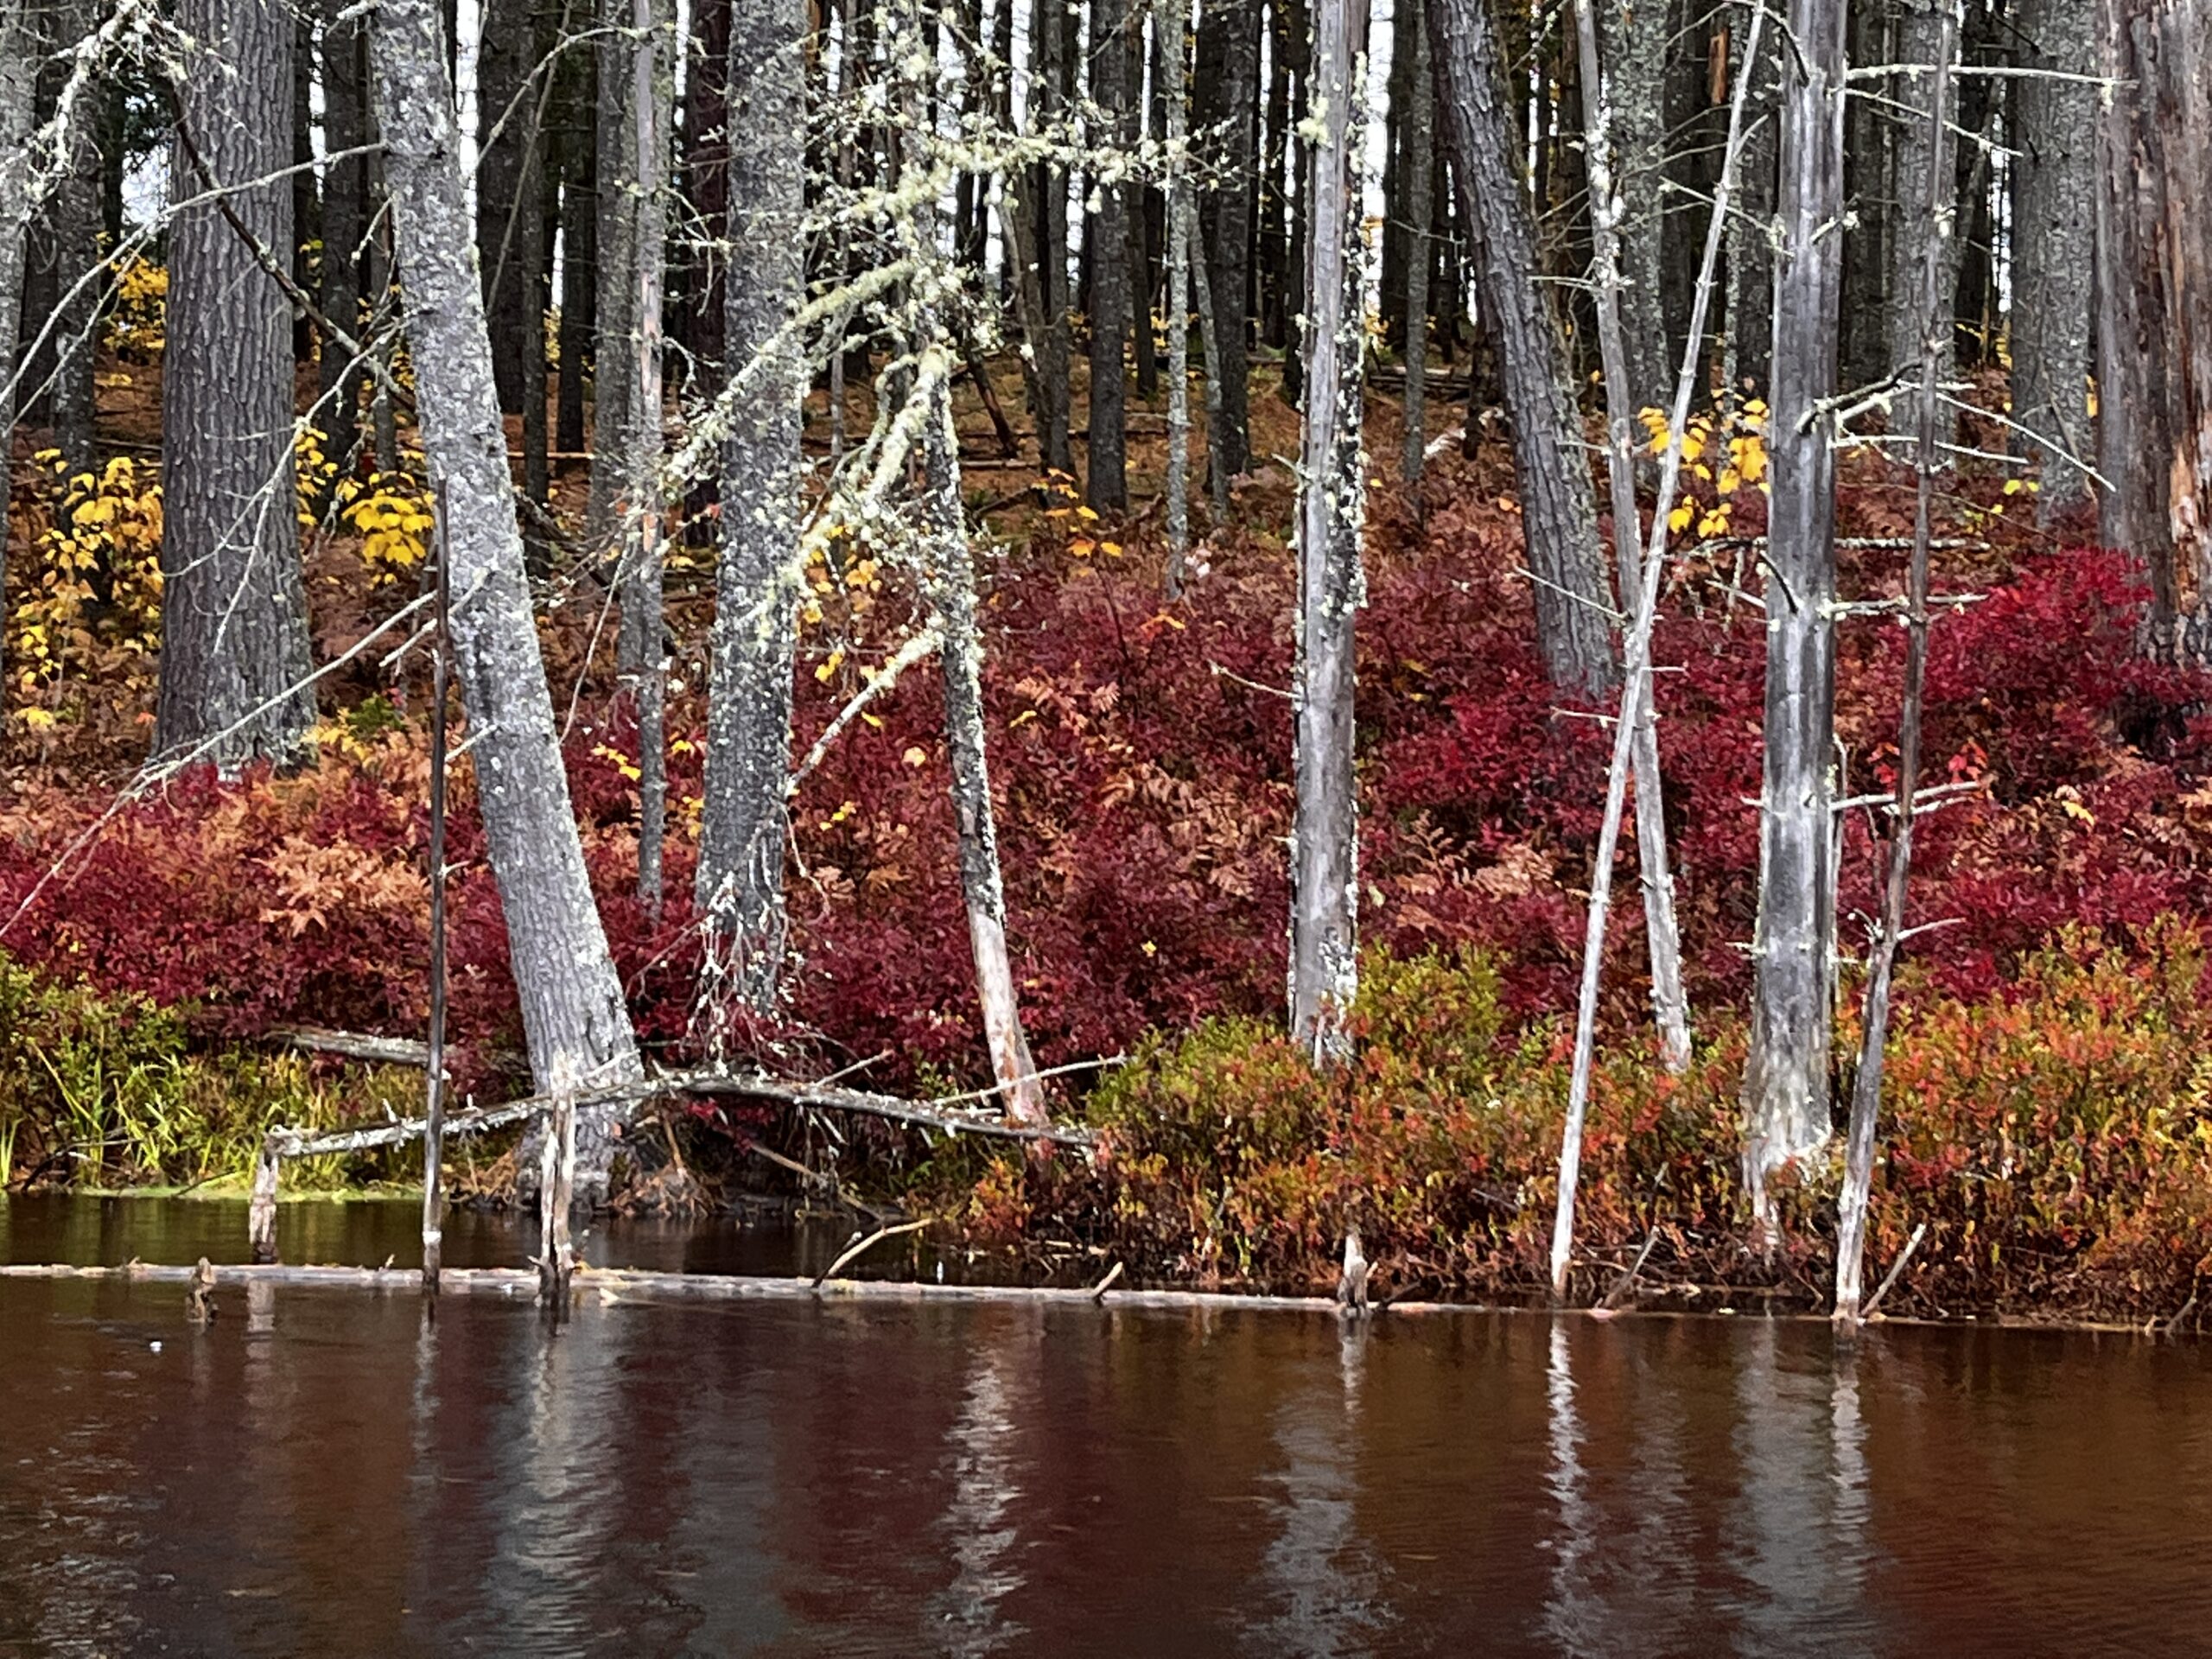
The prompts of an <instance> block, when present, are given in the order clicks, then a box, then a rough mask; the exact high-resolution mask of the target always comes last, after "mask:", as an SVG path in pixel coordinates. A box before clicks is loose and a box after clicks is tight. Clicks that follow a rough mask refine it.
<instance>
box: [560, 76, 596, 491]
mask: <svg viewBox="0 0 2212 1659" xmlns="http://www.w3.org/2000/svg"><path fill="white" fill-rule="evenodd" d="M555 73H556V90H555V93H554V96H555V99H556V108H557V109H558V111H560V113H559V115H558V117H557V118H556V127H555V133H556V136H555V137H554V139H553V140H552V148H551V152H550V153H551V154H552V155H553V156H556V158H557V160H558V163H559V166H560V169H561V184H560V203H561V206H560V238H561V338H560V353H561V384H560V387H559V390H558V391H556V394H555V404H556V407H555V410H554V421H553V447H554V448H556V449H557V450H559V451H560V452H561V453H562V454H564V455H575V454H582V452H583V448H584V443H585V441H586V440H585V423H584V384H585V382H586V381H587V380H588V379H589V378H590V370H589V366H588V365H589V360H590V358H591V355H592V352H593V349H594V339H595V337H596V335H597V334H598V331H599V138H598V132H599V92H598V84H599V63H598V54H596V53H595V52H582V51H578V52H564V53H563V54H562V59H561V67H559V69H558V70H556V72H555Z"/></svg>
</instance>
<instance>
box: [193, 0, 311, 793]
mask: <svg viewBox="0 0 2212 1659" xmlns="http://www.w3.org/2000/svg"><path fill="white" fill-rule="evenodd" d="M177 22H178V25H179V27H180V28H181V29H183V30H184V31H185V33H186V34H188V35H190V36H191V38H192V40H193V41H194V42H195V43H196V50H195V53H194V56H193V57H192V58H191V59H190V60H189V61H188V63H187V65H186V67H185V73H184V79H183V83H182V85H181V86H180V87H179V89H178V93H177V98H178V106H179V112H180V118H181V121H182V123H183V124H184V129H185V133H186V137H184V138H181V139H180V140H179V141H178V143H177V144H176V145H175V153H174V154H173V155H172V156H171V157H170V162H169V176H170V181H171V183H170V188H171V191H172V193H173V195H174V198H175V200H178V201H180V202H182V201H185V200H188V199H190V198H192V197H194V196H199V195H202V194H205V192H206V191H207V188H209V187H208V184H207V181H205V180H203V178H202V176H201V173H200V167H202V166H204V167H205V168H206V169H207V175H208V176H209V177H211V178H212V180H213V184H214V186H215V187H217V188H222V189H224V190H225V191H226V193H227V194H226V200H227V201H228V205H229V207H230V209H231V211H232V213H235V214H236V215H237V216H238V223H239V225H240V226H243V227H244V228H245V231H246V232H248V233H250V234H251V236H252V237H253V238H255V240H256V241H257V243H258V244H259V245H260V248H261V249H262V250H265V251H268V252H269V253H270V255H271V256H272V257H282V251H283V250H284V249H286V248H289V246H290V245H291V240H292V226H291V220H292V192H291V187H290V185H289V183H287V182H286V181H284V178H283V171H284V168H286V167H287V166H289V163H290V161H291V155H292V143H291V130H290V124H291V112H292V20H291V16H290V14H289V11H288V10H285V9H284V8H283V6H281V5H279V4H277V3H276V0H185V3H184V5H183V6H182V8H181V10H180V11H179V13H178V17H177ZM194 156H196V158H197V161H196V163H195V161H194ZM169 235H170V240H169V295H168V349H167V350H166V351H165V352H164V353H163V354H162V429H163V430H164V432H165V433H166V434H167V438H166V441H165V442H164V444H163V447H162V506H163V518H164V533H163V536H162V579H163V580H162V661H161V687H160V692H159V696H158V699H157V702H156V714H155V722H154V753H156V755H168V754H175V753H181V752H183V751H186V750H204V754H203V758H205V759H207V760H212V761H213V762H214V763H215V764H216V765H217V766H219V767H221V768H223V769H224V770H225V771H235V770H236V769H238V768H239V767H242V766H246V765H248V764H249V763H251V762H252V761H255V760H273V761H275V762H277V764H278V765H280V766H290V765H294V764H296V763H297V762H298V761H300V760H303V759H304V758H306V756H307V755H308V753H310V750H311V740H310V737H309V732H310V729H311V728H313V726H314V724H315V694H314V692H313V690H311V689H309V688H308V685H307V677H308V670H309V658H308V626H307V600H306V594H305V590H304V588H303V586H302V579H301V574H300V547H299V531H298V517H297V516H298V512H299V506H298V503H297V501H296V499H295V497H294V493H293V481H292V427H293V415H292V367H293V365H292V313H291V308H290V306H289V304H288V303H287V302H286V301H285V298H284V296H283V291H282V290H281V289H279V288H278V287H277V283H276V281H275V279H274V278H273V277H270V275H269V274H268V272H267V271H266V270H264V268H263V266H262V264H261V263H260V260H259V258H258V257H257V252H256V250H255V248H253V247H251V246H249V245H247V243H246V242H245V239H244V238H242V237H241V236H240V235H239V234H238V230H237V229H234V228H233V226H232V225H231V223H230V222H228V221H227V220H226V219H225V217H224V215H223V213H222V212H221V210H220V209H219V207H218V206H217V205H216V204H215V203H213V202H212V201H206V200H202V201H200V202H198V203H196V204H195V205H193V206H190V207H182V208H181V209H180V211H179V212H178V213H177V214H176V216H175V222H174V225H173V228H172V229H171V231H170V233H169Z"/></svg>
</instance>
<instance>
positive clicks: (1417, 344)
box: [1390, 0, 1436, 506]
mask: <svg viewBox="0 0 2212 1659" xmlns="http://www.w3.org/2000/svg"><path fill="white" fill-rule="evenodd" d="M1421 6H1422V0H1405V3H1404V4H1403V5H1402V7H1401V9H1400V12H1399V16H1398V20H1397V22H1395V25H1394V26H1393V29H1394V32H1393V34H1392V36H1391V48H1390V49H1391V50H1392V51H1394V52H1402V53H1404V54H1406V55H1407V56H1408V58H1409V59H1411V60H1412V67H1411V69H1410V70H1409V71H1408V82H1407V88H1406V92H1407V97H1406V111H1405V124H1404V128H1403V130H1402V137H1401V142H1402V143H1403V144H1404V146H1405V157H1404V161H1403V162H1402V166H1403V168H1404V169H1405V178H1406V343H1405V349H1404V353H1403V358H1404V361H1405V365H1406V397H1405V416H1406V435H1405V444H1404V447H1403V448H1402V450H1401V451H1400V454H1399V461H1398V472H1399V475H1400V476H1401V477H1402V478H1403V479H1404V480H1405V481H1406V483H1407V485H1408V486H1410V487H1413V488H1414V490H1415V492H1416V493H1415V505H1416V506H1418V505H1419V494H1418V489H1419V486H1420V484H1421V467H1422V464H1423V462H1424V461H1427V436H1428V434H1427V398H1428V387H1427V378H1428V303H1429V302H1428V277H1429V272H1430V270H1432V269H1433V266H1434V264H1435V261H1436V249H1435V245H1434V243H1433V240H1432V239H1431V238H1430V235H1429V232H1430V230H1431V229H1432V228H1433V220H1434V219H1435V216H1436V207H1435V203H1434V200H1433V196H1432V187H1433V185H1434V184H1435V182H1436V77H1435V74H1434V73H1433V71H1432V70H1431V68H1430V66H1429V61H1428V26H1427V24H1426V23H1425V22H1422V21H1421Z"/></svg>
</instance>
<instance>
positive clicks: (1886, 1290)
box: [1859, 1221, 1928, 1319]
mask: <svg viewBox="0 0 2212 1659" xmlns="http://www.w3.org/2000/svg"><path fill="white" fill-rule="evenodd" d="M1926 1236H1928V1224H1927V1223H1926V1222H1924V1221H1923V1222H1922V1223H1921V1224H1920V1225H1919V1226H1917V1227H1916V1228H1914V1229H1913V1230H1912V1236H1911V1237H1910V1238H1908V1239H1907V1240H1905V1242H1904V1249H1901V1250H1899V1251H1898V1252H1897V1260H1896V1261H1894V1262H1891V1263H1890V1270H1889V1271H1888V1272H1887V1273H1885V1274H1883V1275H1882V1282H1881V1283H1880V1284H1878V1285H1877V1286H1875V1287H1874V1294H1872V1296H1869V1297H1868V1298H1867V1299H1866V1306H1865V1307H1863V1308H1861V1309H1859V1318H1860V1319H1871V1318H1872V1316H1873V1313H1874V1310H1875V1309H1876V1308H1878V1307H1879V1306H1881V1305H1882V1298H1883V1297H1885V1296H1886V1295H1888V1294H1890V1287H1891V1285H1894V1284H1895V1283H1897V1275H1898V1274H1901V1273H1903V1272H1904V1264H1905V1263H1906V1262H1910V1261H1911V1260H1912V1253H1913V1252H1914V1251H1915V1250H1916V1249H1919V1248H1920V1241H1921V1240H1922V1239H1923V1238H1925V1237H1926Z"/></svg>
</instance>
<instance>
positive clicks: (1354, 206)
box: [1290, 0, 1367, 1065]
mask: <svg viewBox="0 0 2212 1659" xmlns="http://www.w3.org/2000/svg"><path fill="white" fill-rule="evenodd" d="M1366 56H1367V4H1366V0H1316V3H1315V5H1314V9H1313V80H1314V86H1313V103H1312V109H1311V111H1310V113H1309V114H1308V116H1307V118H1306V130H1307V131H1308V132H1309V134H1310V135H1311V136H1312V148H1311V151H1310V154H1309V159H1308V162H1307V165H1306V180H1307V188H1308V191H1309V195H1308V199H1307V200H1308V212H1307V216H1306V217H1307V225H1308V227H1309V229H1308V236H1307V244H1306V248H1307V251H1306V340H1305V353H1306V376H1305V389H1306V423H1305V435H1304V440H1303V444H1302V447H1301V450H1300V458H1299V486H1298V670H1297V684H1296V690H1295V691H1294V706H1295V708H1296V710H1297V721H1296V729H1297V772H1298V806H1297V818H1296V823H1295V826H1294V829H1293V831H1292V835H1291V849H1292V874H1291V923H1290V1029H1291V1036H1292V1039H1293V1040H1294V1041H1295V1042H1296V1043H1297V1044H1298V1045H1299V1046H1300V1047H1301V1048H1303V1049H1304V1050H1306V1052H1307V1053H1308V1054H1309V1055H1310V1056H1311V1057H1312V1058H1313V1061H1314V1063H1315V1064H1316V1065H1334V1064H1337V1063H1338V1062H1341V1061H1342V1060H1344V1058H1347V1057H1348V1056H1349V1054H1350V1052H1351V1035H1350V1032H1349V1030H1348V1023H1349V1021H1350V1019H1351V1005H1352V1000H1353V998H1354V996H1355V995H1357V992H1358V989H1359V925H1358V917H1359V798H1358V785H1357V780H1356V779H1355V777H1354V775H1353V770H1352V739H1353V721H1352V682H1353V627H1354V622H1355V620H1356V619H1357V615H1358V613H1359V609H1360V607H1361V606H1362V605H1363V604H1364V603H1365V601H1366V596H1367V595H1366V582H1365V578H1364V576H1363V574H1362V571H1361V567H1360V539H1361V534H1362V531H1363V528H1364V526H1365V524H1366V522H1367V479H1366V474H1365V472H1364V470H1363V467H1362V466H1361V455H1360V403H1361V397H1362V393H1363V390H1364V382H1363V374H1362V361H1363V348H1364V345H1365V340H1366V318H1365V316H1364V315H1363V311H1362V308H1361V306H1360V303H1359V299H1360V296H1359V289H1358V288H1357V281H1358V274H1359V269H1360V260H1359V215H1360V197H1361V187H1362V183H1363V172H1364V169H1363V168H1362V166H1361V165H1360V149H1361V139H1362V134H1363V113H1364V110H1365V106H1366V101H1367V99H1366V92H1365V89H1364V88H1363V86H1361V85H1360V80H1359V75H1360V72H1361V71H1362V70H1363V68H1364V67H1365V64H1366Z"/></svg>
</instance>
